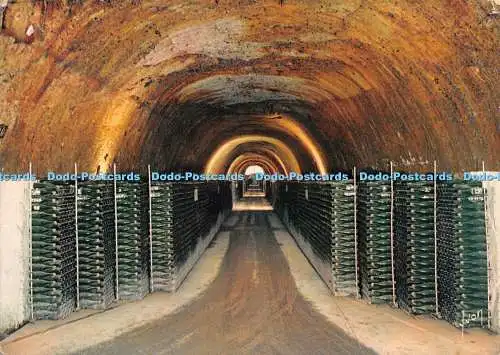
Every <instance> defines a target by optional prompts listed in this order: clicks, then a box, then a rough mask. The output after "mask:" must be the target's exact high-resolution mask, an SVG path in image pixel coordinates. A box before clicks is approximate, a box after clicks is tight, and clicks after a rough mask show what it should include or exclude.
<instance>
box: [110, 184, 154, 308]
mask: <svg viewBox="0 0 500 355" xmlns="http://www.w3.org/2000/svg"><path fill="white" fill-rule="evenodd" d="M116 205H117V213H116V217H117V222H118V230H117V237H118V251H117V254H118V270H117V272H118V297H119V299H125V300H136V299H141V298H143V297H144V296H145V295H146V294H147V293H148V292H149V276H148V275H149V264H150V257H149V255H150V250H149V216H148V208H149V207H148V205H149V201H148V188H147V185H146V184H144V183H142V182H129V181H117V192H116Z"/></svg>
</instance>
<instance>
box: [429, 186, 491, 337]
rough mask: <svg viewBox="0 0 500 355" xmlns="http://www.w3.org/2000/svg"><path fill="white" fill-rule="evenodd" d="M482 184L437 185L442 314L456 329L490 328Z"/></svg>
mask: <svg viewBox="0 0 500 355" xmlns="http://www.w3.org/2000/svg"><path fill="white" fill-rule="evenodd" d="M484 197H485V196H484V193H483V189H482V185H481V183H480V182H469V181H460V182H446V183H440V184H439V185H438V225H437V227H438V294H439V297H438V299H439V313H440V315H441V316H442V317H443V318H444V319H445V320H447V321H448V322H450V323H452V324H453V325H455V326H457V327H462V326H463V327H465V328H468V327H486V326H487V325H488V278H487V275H488V269H487V268H488V265H487V250H486V229H485V220H484Z"/></svg>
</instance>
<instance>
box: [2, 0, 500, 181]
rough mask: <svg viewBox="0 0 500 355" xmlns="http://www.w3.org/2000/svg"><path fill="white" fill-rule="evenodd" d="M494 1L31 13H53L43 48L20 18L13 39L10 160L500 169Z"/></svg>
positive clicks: (369, 0)
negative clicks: (23, 34)
mask: <svg viewBox="0 0 500 355" xmlns="http://www.w3.org/2000/svg"><path fill="white" fill-rule="evenodd" d="M233 3H234V4H233ZM491 6H492V4H491V2H489V1H465V0H459V1H449V0H436V1H426V2H422V1H414V0H401V1H392V0H388V1H379V0H355V1H340V0H338V1H337V0H334V1H331V0H330V1H326V0H325V1H323V0H314V1H311V0H307V1H306V0H289V1H286V2H285V5H284V6H282V7H280V6H279V2H278V1H276V0H261V1H239V2H229V1H220V4H219V6H216V5H215V2H213V1H189V2H187V1H181V0H173V1H169V2H168V3H165V2H164V1H151V0H144V1H142V2H141V3H140V4H139V5H132V4H131V3H130V2H129V1H123V2H122V1H113V2H112V3H111V4H105V3H96V2H90V1H89V2H85V3H84V4H83V5H81V6H80V5H78V6H73V7H72V8H71V13H69V10H68V8H64V7H59V8H51V9H50V11H47V14H46V16H42V17H36V16H31V18H30V20H31V21H34V20H33V18H39V22H40V23H35V27H36V29H37V32H35V39H34V42H33V43H32V44H24V43H22V42H19V39H18V43H14V42H13V40H12V38H10V37H8V34H9V28H7V29H6V31H4V32H5V33H4V35H3V36H0V108H1V112H2V114H1V117H0V121H2V122H3V121H6V123H7V124H9V130H8V133H7V136H6V137H5V139H3V140H0V165H1V166H3V167H4V168H5V169H6V170H21V169H22V170H26V169H27V166H28V162H29V161H30V160H31V161H33V162H34V167H35V171H36V172H38V173H43V172H44V171H45V170H47V169H55V170H60V171H66V170H72V167H73V162H74V161H77V162H79V164H80V168H81V169H88V170H92V171H94V170H97V169H98V168H99V169H100V170H101V171H103V170H108V169H109V167H110V164H111V163H112V162H113V161H116V162H117V164H118V167H119V169H121V170H125V169H129V168H134V169H142V168H144V167H145V165H146V164H147V163H152V164H153V166H155V168H157V169H194V170H202V169H205V168H207V164H209V163H210V164H211V165H210V167H209V168H210V169H209V170H212V171H221V170H225V169H228V168H229V167H230V165H231V163H232V162H234V160H235V159H237V158H238V157H239V156H240V155H242V154H255V155H259V156H261V157H262V158H261V160H262V161H265V162H266V164H269V165H270V166H272V165H274V166H277V165H281V164H282V165H283V166H284V168H285V169H289V170H293V169H300V170H303V171H310V170H314V171H323V170H333V169H350V168H351V167H352V165H353V164H356V165H357V166H358V167H368V166H371V167H374V168H381V169H386V168H387V167H388V162H389V161H390V160H393V161H394V162H395V164H396V167H397V168H400V169H403V168H405V169H410V170H423V171H425V170H429V169H431V166H432V165H431V164H432V161H433V160H434V159H436V160H437V161H438V164H439V168H440V169H471V170H474V169H477V168H479V167H480V162H481V161H482V160H484V161H485V162H486V167H487V168H489V169H493V170H494V169H496V168H498V149H499V148H500V134H499V133H500V118H499V116H500V115H499V102H500V85H499V83H500V80H499V79H500V75H499V74H500V73H499V71H498V68H499V67H500V60H499V57H500V56H499V55H498V48H499V44H500V40H499V39H500V36H499V22H498V21H499V20H498V17H495V16H493V15H488V14H489V13H490V11H491ZM26 11H27V10H26ZM25 15H26V16H28V14H25ZM9 16H14V12H13V11H11V12H7V14H6V23H7V24H11V25H9V26H11V27H15V26H14V25H15V24H16V21H14V20H13V19H12V18H11V17H9ZM16 16H18V17H19V16H20V15H19V14H17V15H16ZM26 16H24V17H23V18H25V17H26ZM20 17H22V16H20ZM42 19H44V22H43V24H42V23H41V22H42ZM23 21H24V20H23ZM23 23H24V22H23ZM23 26H24V25H23ZM278 117H281V118H278ZM240 136H249V137H251V136H259V137H262V136H264V137H267V138H266V139H267V140H265V142H267V144H261V141H259V140H252V139H248V140H247V141H244V142H237V144H233V145H231V144H230V146H231V149H229V148H227V149H226V151H223V152H220V149H221V147H222V145H223V143H225V142H231V141H233V143H234V139H235V138H237V137H240ZM276 141H279V142H281V143H282V147H280V146H279V145H277V144H275V142H276ZM283 147H286V148H288V149H290V150H291V151H292V152H293V159H292V157H290V156H288V155H287V153H286V149H285V148H283ZM218 150H219V151H218ZM217 152H219V153H218V155H217ZM213 155H217V156H216V157H214V156H213ZM210 158H212V159H210ZM278 161H281V164H280V163H278ZM296 165H298V167H297V166H296ZM495 165H497V166H495ZM281 169H282V170H283V167H282V168H281Z"/></svg>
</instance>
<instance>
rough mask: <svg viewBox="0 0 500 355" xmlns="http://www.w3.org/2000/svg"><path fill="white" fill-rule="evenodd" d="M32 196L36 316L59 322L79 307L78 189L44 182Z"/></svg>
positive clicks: (34, 311)
mask: <svg viewBox="0 0 500 355" xmlns="http://www.w3.org/2000/svg"><path fill="white" fill-rule="evenodd" d="M32 194H33V195H32V272H33V300H32V302H33V313H34V314H33V316H34V318H35V319H59V318H63V317H65V316H67V315H69V314H70V313H71V312H72V311H73V310H74V309H75V307H76V233H75V230H76V229H75V189H74V185H71V184H63V183H53V182H49V181H40V182H39V183H35V184H34V188H33V192H32Z"/></svg>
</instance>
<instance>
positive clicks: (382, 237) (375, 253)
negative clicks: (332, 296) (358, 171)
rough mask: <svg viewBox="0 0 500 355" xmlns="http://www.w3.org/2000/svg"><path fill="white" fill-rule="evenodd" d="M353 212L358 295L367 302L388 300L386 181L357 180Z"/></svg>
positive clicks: (388, 195) (388, 199)
mask: <svg viewBox="0 0 500 355" xmlns="http://www.w3.org/2000/svg"><path fill="white" fill-rule="evenodd" d="M357 212H358V219H357V221H358V241H359V248H358V251H359V263H360V289H361V295H362V296H363V297H364V298H366V299H367V300H368V301H369V302H370V303H390V302H391V301H392V298H393V295H392V288H393V283H392V262H391V233H390V218H391V187H390V183H389V182H385V181H370V182H363V183H360V184H359V187H358V210H357Z"/></svg>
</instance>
